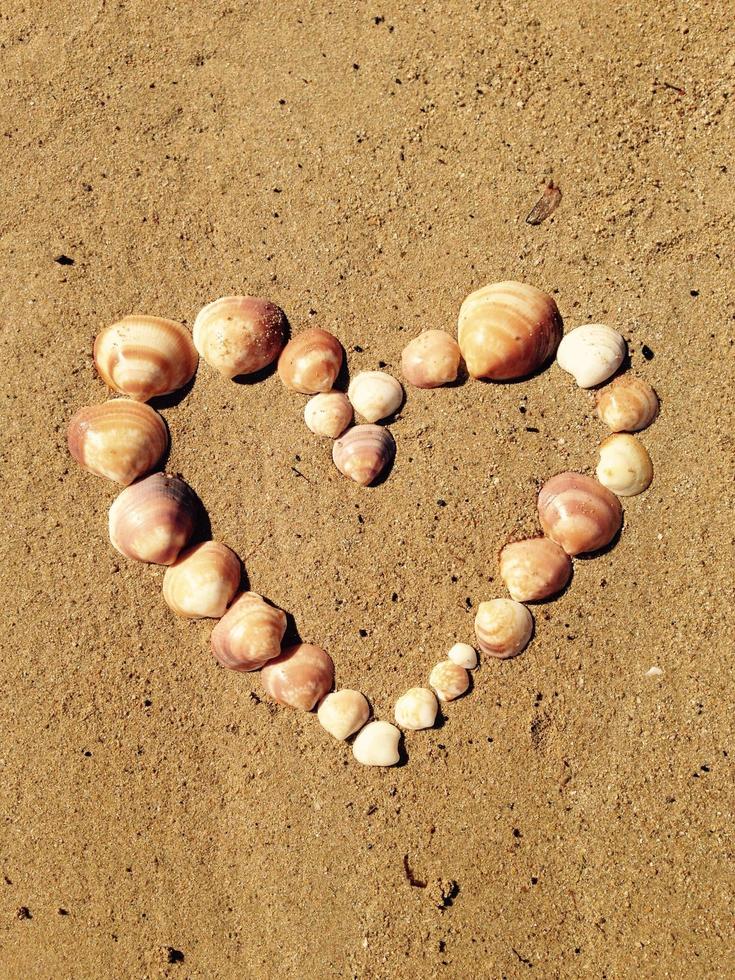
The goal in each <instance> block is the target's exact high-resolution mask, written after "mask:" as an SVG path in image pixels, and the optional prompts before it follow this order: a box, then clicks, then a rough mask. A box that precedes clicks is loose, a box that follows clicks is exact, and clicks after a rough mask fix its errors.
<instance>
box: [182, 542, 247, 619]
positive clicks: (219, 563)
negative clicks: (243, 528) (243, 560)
mask: <svg viewBox="0 0 735 980" xmlns="http://www.w3.org/2000/svg"><path fill="white" fill-rule="evenodd" d="M241 574H242V570H241V567H240V559H239V558H238V557H237V555H236V554H235V552H234V551H232V550H231V549H230V548H228V547H227V545H225V544H220V542H219V541H204V542H203V543H202V544H195V545H194V547H193V548H187V550H186V551H182V552H181V554H180V555H179V557H178V558H177V559H176V561H175V562H174V563H173V565H169V567H168V568H167V569H166V574H165V575H164V576H163V598H164V599H165V600H166V602H167V603H168V606H169V608H171V609H172V610H173V611H174V612H175V613H176V614H177V615H178V616H184V617H186V618H187V619H203V618H211V619H219V617H220V616H224V614H225V609H227V606H228V605H229V603H230V601H231V600H232V597H233V596H234V594H235V593H236V592H237V589H238V586H239V585H240V577H241Z"/></svg>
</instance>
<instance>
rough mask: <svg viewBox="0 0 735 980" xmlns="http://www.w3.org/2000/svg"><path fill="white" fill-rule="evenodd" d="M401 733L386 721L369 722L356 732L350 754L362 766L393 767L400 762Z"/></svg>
mask: <svg viewBox="0 0 735 980" xmlns="http://www.w3.org/2000/svg"><path fill="white" fill-rule="evenodd" d="M400 742H401V733H400V731H399V730H398V729H397V728H396V727H395V725H391V724H389V722H387V721H371V722H370V724H368V725H365V727H364V728H363V729H362V730H361V731H360V732H358V734H357V738H356V739H355V741H354V743H353V745H352V753H353V755H354V756H355V758H356V759H357V761H358V762H359V763H361V764H362V765H363V766H395V765H396V763H397V762H399V761H400V758H401V754H400V752H399V749H398V746H399V745H400Z"/></svg>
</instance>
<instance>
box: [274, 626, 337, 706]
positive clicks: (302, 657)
mask: <svg viewBox="0 0 735 980" xmlns="http://www.w3.org/2000/svg"><path fill="white" fill-rule="evenodd" d="M261 676H262V680H263V687H264V689H265V691H266V693H267V694H269V695H270V697H272V698H273V699H274V700H275V701H278V703H279V704H285V705H288V706H289V707H291V708H300V709H301V710H302V711H311V709H312V708H313V707H314V705H315V704H317V702H318V701H320V700H321V698H323V697H324V695H325V694H326V693H327V691H329V689H330V688H331V686H332V684H333V683H334V664H333V663H332V658H331V657H330V656H329V654H328V653H326V652H325V651H324V650H322V648H321V647H317V646H313V645H312V644H311V643H297V644H296V645H295V646H292V647H289V648H288V649H287V650H284V651H283V653H282V654H281V656H280V657H276V659H275V660H271V661H270V662H269V663H267V664H266V665H265V667H264V668H263V673H262V675H261Z"/></svg>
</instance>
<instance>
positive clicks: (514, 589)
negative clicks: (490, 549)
mask: <svg viewBox="0 0 735 980" xmlns="http://www.w3.org/2000/svg"><path fill="white" fill-rule="evenodd" d="M500 577H501V578H502V579H503V581H504V582H505V585H506V588H507V589H508V592H510V594H511V597H512V598H513V599H515V600H516V601H517V602H540V601H541V600H542V599H549V598H551V596H554V595H558V594H559V593H560V592H561V591H563V589H565V588H566V586H567V585H568V583H569V579H570V578H571V577H572V563H571V561H570V559H569V555H567V553H566V551H564V549H563V548H562V547H561V546H560V545H558V544H557V543H556V542H555V541H552V540H550V538H526V539H525V540H523V541H514V542H513V543H512V544H507V545H506V546H505V547H504V548H503V550H502V551H501V552H500Z"/></svg>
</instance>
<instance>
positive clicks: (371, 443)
mask: <svg viewBox="0 0 735 980" xmlns="http://www.w3.org/2000/svg"><path fill="white" fill-rule="evenodd" d="M395 452H396V444H395V441H394V439H393V436H392V435H391V434H390V432H389V431H388V430H387V429H384V428H383V427H382V426H380V425H356V426H354V428H352V429H348V430H347V432H345V434H344V435H343V436H342V437H341V438H340V439H337V441H336V442H335V443H334V446H333V447H332V459H333V460H334V465H335V466H336V467H337V469H338V470H339V471H340V473H343V474H344V475H345V476H348V477H349V478H350V479H351V480H354V481H355V483H359V484H360V486H361V487H366V486H367V485H368V484H369V483H373V481H374V480H376V479H377V478H378V477H379V476H380V474H381V473H382V472H383V470H384V469H385V468H386V466H389V465H390V463H391V461H392V460H393V457H394V456H395Z"/></svg>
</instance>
